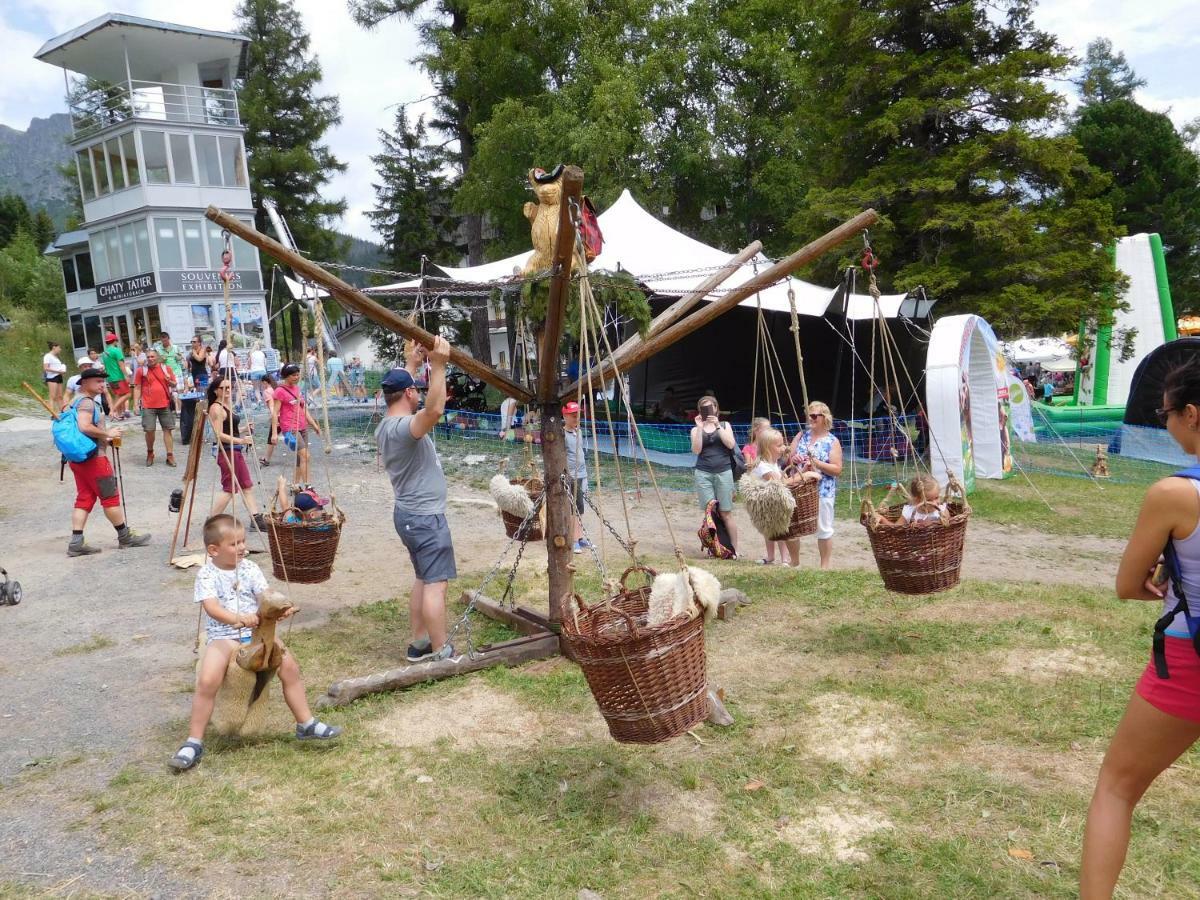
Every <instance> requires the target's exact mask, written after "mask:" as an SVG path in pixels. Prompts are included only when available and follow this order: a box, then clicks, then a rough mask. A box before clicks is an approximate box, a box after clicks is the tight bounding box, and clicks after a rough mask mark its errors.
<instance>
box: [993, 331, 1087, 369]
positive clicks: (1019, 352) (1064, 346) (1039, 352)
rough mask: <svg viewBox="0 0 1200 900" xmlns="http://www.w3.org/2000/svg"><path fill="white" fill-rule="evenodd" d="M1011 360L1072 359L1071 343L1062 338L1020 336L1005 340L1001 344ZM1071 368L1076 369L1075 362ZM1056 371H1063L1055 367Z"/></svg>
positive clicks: (1051, 360) (1029, 361) (1032, 361)
mask: <svg viewBox="0 0 1200 900" xmlns="http://www.w3.org/2000/svg"><path fill="white" fill-rule="evenodd" d="M1000 349H1001V350H1003V351H1004V355H1005V356H1007V357H1008V360H1009V362H1013V363H1042V364H1043V368H1045V364H1046V363H1052V362H1061V361H1062V360H1070V359H1071V345H1070V344H1068V343H1067V342H1066V341H1064V340H1062V339H1061V338H1056V337H1043V338H1018V339H1017V340H1015V341H1005V342H1004V343H1002V344H1001V345H1000ZM1070 368H1072V369H1074V368H1075V364H1074V362H1072V363H1071V366H1070ZM1054 371H1056V372H1057V371H1062V370H1060V369H1055V370H1054Z"/></svg>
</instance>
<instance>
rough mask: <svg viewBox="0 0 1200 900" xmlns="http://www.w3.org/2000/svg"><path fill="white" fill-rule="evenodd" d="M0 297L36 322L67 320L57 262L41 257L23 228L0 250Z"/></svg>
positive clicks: (36, 246)
mask: <svg viewBox="0 0 1200 900" xmlns="http://www.w3.org/2000/svg"><path fill="white" fill-rule="evenodd" d="M0 299H2V300H3V302H4V303H5V305H7V306H10V307H20V308H22V309H26V310H29V311H30V312H31V313H33V314H34V316H36V317H37V320H39V321H42V322H47V323H53V324H61V323H64V322H65V321H66V299H65V296H64V294H63V282H62V272H61V271H60V269H59V265H58V262H57V260H54V259H48V258H47V257H45V256H43V255H42V253H41V248H40V247H39V246H38V244H35V243H34V239H33V237H31V236H30V234H29V233H27V232H26V231H23V230H22V231H18V232H17V233H16V236H15V237H14V238H13V239H12V240H11V241H10V242H9V244H8V246H7V247H5V248H4V249H3V250H0ZM66 346H70V344H69V343H68V344H67V345H66ZM42 352H45V351H44V349H43V351H42Z"/></svg>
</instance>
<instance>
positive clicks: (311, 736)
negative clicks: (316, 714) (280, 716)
mask: <svg viewBox="0 0 1200 900" xmlns="http://www.w3.org/2000/svg"><path fill="white" fill-rule="evenodd" d="M341 733H342V729H341V727H340V726H338V725H326V724H325V723H324V722H322V721H320V720H319V719H314V720H313V721H312V722H311V723H310V724H308V725H300V724H298V723H297V725H296V739H297V740H300V741H328V740H330V739H332V738H335V737H337V736H338V735H339V734H341Z"/></svg>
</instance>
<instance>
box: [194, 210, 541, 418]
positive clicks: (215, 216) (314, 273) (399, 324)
mask: <svg viewBox="0 0 1200 900" xmlns="http://www.w3.org/2000/svg"><path fill="white" fill-rule="evenodd" d="M204 215H205V216H206V217H207V218H208V219H209V220H210V221H212V222H215V223H216V224H217V225H220V226H221V227H222V228H224V229H225V230H227V231H229V232H230V233H232V234H236V235H237V236H238V237H240V238H241V239H242V240H244V241H246V242H247V243H250V244H253V245H254V246H255V247H257V248H258V249H259V250H261V251H263V252H264V253H266V254H267V255H268V256H272V257H274V258H275V259H277V260H279V261H280V262H282V263H286V264H287V265H289V266H291V268H292V271H294V272H295V273H296V274H298V275H301V276H303V277H304V278H307V279H308V280H309V281H311V282H314V283H315V284H319V285H320V286H321V287H323V288H325V290H327V291H329V293H330V294H332V295H333V296H334V297H336V298H337V299H338V302H340V303H341V304H342V305H343V306H345V307H346V308H347V309H352V310H354V311H355V312H357V313H361V314H362V315H364V316H365V317H366V318H368V319H370V320H371V321H372V322H375V323H376V324H377V325H382V326H383V327H384V328H386V329H388V330H389V331H395V332H397V333H399V334H402V335H403V336H404V337H406V338H410V339H411V340H414V341H416V342H417V343H418V344H420V345H421V346H423V347H426V348H430V347H432V346H433V337H434V336H433V335H432V334H430V333H429V332H428V331H426V330H425V329H424V328H422V327H420V326H419V325H417V324H416V323H415V322H410V321H409V320H408V319H406V318H405V317H404V316H402V315H400V314H399V313H398V312H395V311H394V310H390V309H388V308H387V307H385V306H381V305H380V304H379V303H376V302H375V301H374V300H372V299H371V298H370V297H368V296H367V295H366V294H364V293H363V292H362V291H360V290H358V289H357V288H354V287H352V286H351V285H349V284H346V282H344V281H342V279H340V278H338V277H337V276H336V275H331V274H330V273H328V272H326V271H325V270H324V269H322V268H321V267H320V266H318V265H317V264H316V263H314V262H312V261H311V260H307V259H305V258H304V257H303V256H301V255H300V254H299V253H295V252H293V251H291V250H289V249H288V248H286V247H284V246H283V244H281V243H279V242H278V241H276V240H274V239H272V238H270V237H268V236H267V235H265V234H263V233H262V232H259V231H255V230H254V229H253V228H252V227H251V226H249V225H247V224H246V223H245V222H243V221H241V220H240V219H237V218H234V217H233V216H231V215H229V214H228V213H226V212H223V211H222V210H220V209H217V208H216V207H215V206H210V207H209V208H208V209H207V210H205V212H204ZM450 362H452V363H454V364H455V365H456V366H458V367H459V368H460V369H462V370H463V371H464V372H469V373H470V374H471V375H474V376H475V377H476V378H478V379H479V380H480V381H483V382H485V383H486V384H490V385H491V386H492V387H494V388H496V389H497V390H498V391H501V392H502V393H504V394H507V395H509V396H513V397H516V398H517V399H518V400H522V401H525V402H529V401H530V400H532V399H533V394H532V393H531V392H530V391H529V390H527V389H526V388H525V387H524V386H522V385H520V384H517V383H516V382H515V381H513V380H512V379H511V378H509V377H508V376H507V375H504V374H502V373H500V372H497V371H496V370H495V369H493V368H492V367H491V366H489V365H488V364H487V363H485V362H482V361H480V360H478V359H475V357H473V356H471V355H470V354H468V353H464V352H463V351H462V350H459V349H458V348H457V347H451V348H450Z"/></svg>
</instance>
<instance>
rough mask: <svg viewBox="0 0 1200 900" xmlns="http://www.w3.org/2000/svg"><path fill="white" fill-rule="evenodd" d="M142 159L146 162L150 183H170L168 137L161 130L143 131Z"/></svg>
mask: <svg viewBox="0 0 1200 900" xmlns="http://www.w3.org/2000/svg"><path fill="white" fill-rule="evenodd" d="M142 161H143V162H144V163H145V164H146V181H147V182H149V183H150V184H170V183H171V172H170V169H168V168H167V138H166V135H164V134H163V133H162V132H161V131H143V132H142Z"/></svg>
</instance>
